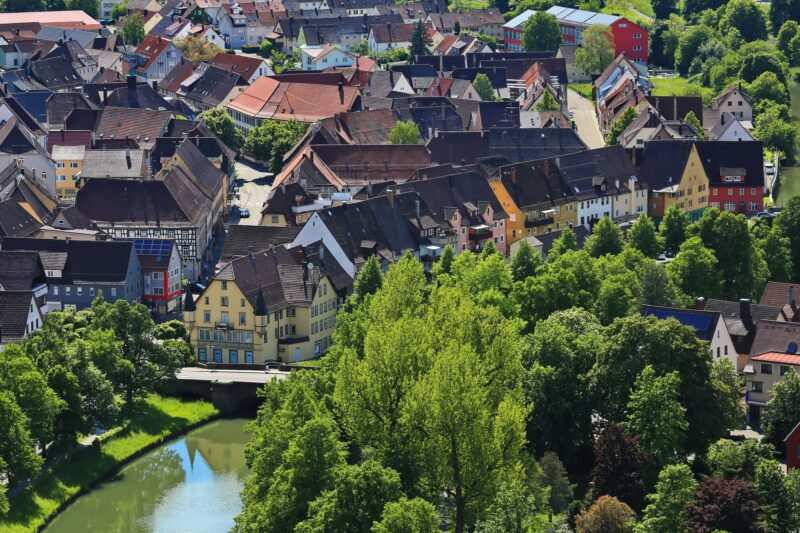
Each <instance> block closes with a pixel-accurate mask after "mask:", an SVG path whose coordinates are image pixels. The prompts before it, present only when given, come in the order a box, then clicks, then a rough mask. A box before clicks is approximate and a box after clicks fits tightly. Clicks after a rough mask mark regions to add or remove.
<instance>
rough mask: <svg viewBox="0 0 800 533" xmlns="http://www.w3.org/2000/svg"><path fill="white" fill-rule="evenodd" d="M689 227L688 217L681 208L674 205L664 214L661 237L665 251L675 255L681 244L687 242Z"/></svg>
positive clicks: (660, 230) (660, 229)
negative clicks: (687, 228)
mask: <svg viewBox="0 0 800 533" xmlns="http://www.w3.org/2000/svg"><path fill="white" fill-rule="evenodd" d="M688 225H689V222H688V220H687V219H686V215H685V214H684V212H683V211H681V210H680V208H679V207H678V206H676V205H673V206H671V207H669V208H668V209H667V211H666V212H665V213H664V219H663V220H662V221H661V225H660V227H659V236H660V237H661V240H662V241H663V244H664V250H665V251H666V252H667V253H668V254H670V255H675V254H677V253H678V250H680V247H681V244H683V241H685V240H686V227H687V226H688Z"/></svg>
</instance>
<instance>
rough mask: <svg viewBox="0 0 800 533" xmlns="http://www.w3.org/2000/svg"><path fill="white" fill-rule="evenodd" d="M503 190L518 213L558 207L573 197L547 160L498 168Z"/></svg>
mask: <svg viewBox="0 0 800 533" xmlns="http://www.w3.org/2000/svg"><path fill="white" fill-rule="evenodd" d="M500 176H501V178H500V179H501V180H502V181H503V186H504V187H505V189H506V190H507V191H508V194H509V195H510V196H511V198H512V199H513V200H514V203H515V204H516V205H517V206H518V207H520V208H521V209H525V208H526V207H528V206H535V205H550V206H553V205H558V204H559V203H561V202H562V201H564V200H566V199H568V198H571V197H573V196H574V191H573V189H572V187H570V186H569V184H568V183H567V182H566V180H565V179H564V176H563V175H562V174H561V172H559V170H558V167H557V166H556V165H554V164H552V163H551V162H550V161H548V160H544V161H526V162H524V163H515V164H513V165H507V166H503V167H501V168H500Z"/></svg>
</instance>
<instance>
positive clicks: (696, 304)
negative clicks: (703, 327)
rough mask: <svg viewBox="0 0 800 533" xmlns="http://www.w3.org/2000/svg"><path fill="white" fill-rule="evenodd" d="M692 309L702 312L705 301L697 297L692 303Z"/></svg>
mask: <svg viewBox="0 0 800 533" xmlns="http://www.w3.org/2000/svg"><path fill="white" fill-rule="evenodd" d="M694 308H695V309H697V310H698V311H702V310H703V309H705V308H706V299H705V298H703V297H702V296H698V297H697V299H695V301H694Z"/></svg>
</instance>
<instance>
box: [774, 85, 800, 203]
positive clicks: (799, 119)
mask: <svg viewBox="0 0 800 533" xmlns="http://www.w3.org/2000/svg"><path fill="white" fill-rule="evenodd" d="M789 94H790V96H791V97H792V108H791V115H792V122H793V123H794V125H795V127H797V126H799V125H800V83H799V82H797V81H796V80H795V79H794V76H792V77H791V80H790V81H789ZM797 158H798V159H800V152H798V155H797ZM780 182H781V184H780V189H779V190H778V202H777V204H778V205H779V206H783V205H784V204H785V203H786V202H787V201H788V200H789V199H790V198H792V197H793V196H797V195H800V165H798V164H795V166H792V167H783V168H782V169H781V175H780Z"/></svg>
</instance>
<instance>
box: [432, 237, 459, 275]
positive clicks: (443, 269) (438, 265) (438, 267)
mask: <svg viewBox="0 0 800 533" xmlns="http://www.w3.org/2000/svg"><path fill="white" fill-rule="evenodd" d="M455 257H456V254H455V252H454V251H453V246H452V245H450V244H448V245H446V246H445V247H444V250H442V255H441V256H439V259H437V260H436V262H435V263H434V264H433V269H432V271H431V274H432V275H433V278H434V279H436V280H438V279H439V278H441V277H442V276H444V275H447V274H450V270H451V268H452V266H453V261H454V260H455Z"/></svg>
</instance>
